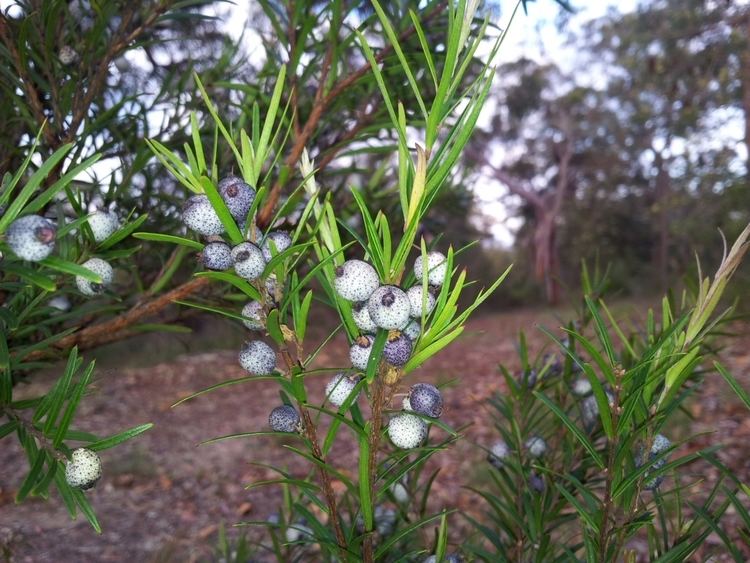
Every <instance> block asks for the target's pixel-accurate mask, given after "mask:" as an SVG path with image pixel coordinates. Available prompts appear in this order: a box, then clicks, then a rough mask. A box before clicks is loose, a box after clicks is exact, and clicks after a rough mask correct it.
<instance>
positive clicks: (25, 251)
mask: <svg viewBox="0 0 750 563" xmlns="http://www.w3.org/2000/svg"><path fill="white" fill-rule="evenodd" d="M88 226H89V228H90V230H91V233H92V234H93V236H94V241H95V242H97V243H100V242H103V241H104V240H106V239H107V238H109V237H110V236H111V235H112V234H114V233H115V232H116V231H117V230H118V229H119V228H120V220H119V219H118V217H117V214H116V213H115V212H114V211H105V210H98V211H94V212H93V213H91V214H90V215H89V216H88ZM56 238H57V223H56V222H55V221H54V220H52V219H50V218H47V217H42V216H41V215H24V216H23V217H19V218H17V219H16V220H15V221H13V222H12V223H11V224H10V225H9V226H8V230H7V231H6V232H5V241H6V242H7V244H8V246H9V247H10V249H11V250H12V251H13V254H15V255H16V256H17V257H18V258H20V259H21V260H27V261H29V262H40V261H42V260H44V259H45V258H48V257H49V256H50V255H51V254H52V252H53V251H54V249H55V240H56ZM81 266H83V267H84V268H86V269H87V270H89V271H91V272H93V273H95V274H97V275H98V276H99V277H100V278H101V280H102V281H101V283H93V282H91V281H90V280H88V279H86V278H85V277H83V276H80V275H78V276H76V277H75V283H76V286H77V287H78V291H80V292H81V293H82V294H83V295H86V296H87V297H92V296H95V295H99V294H101V293H103V292H104V290H105V289H106V288H107V287H108V286H109V285H111V283H112V279H113V277H114V270H113V269H112V266H111V265H110V264H109V262H107V261H106V260H103V259H102V258H90V259H88V260H87V261H86V262H84V263H83V264H81ZM55 299H56V300H57V303H62V300H65V301H67V299H66V298H65V297H64V296H57V297H53V299H52V300H51V301H50V303H49V304H50V306H52V307H54V308H56V309H60V306H58V305H55V304H53V302H52V301H54V300H55ZM67 308H70V305H69V304H68V305H67Z"/></svg>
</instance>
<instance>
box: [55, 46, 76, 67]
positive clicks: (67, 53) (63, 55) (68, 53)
mask: <svg viewBox="0 0 750 563" xmlns="http://www.w3.org/2000/svg"><path fill="white" fill-rule="evenodd" d="M57 56H58V58H59V59H60V62H61V63H62V64H64V65H65V66H67V65H69V64H73V63H74V62H75V60H76V59H77V58H78V53H76V52H75V50H74V49H73V48H72V47H70V46H68V45H64V46H62V47H61V48H60V52H59V53H58V55H57Z"/></svg>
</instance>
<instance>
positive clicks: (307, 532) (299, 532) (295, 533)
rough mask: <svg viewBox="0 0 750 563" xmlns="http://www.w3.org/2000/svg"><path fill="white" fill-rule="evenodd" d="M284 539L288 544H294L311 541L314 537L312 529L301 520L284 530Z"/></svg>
mask: <svg viewBox="0 0 750 563" xmlns="http://www.w3.org/2000/svg"><path fill="white" fill-rule="evenodd" d="M284 537H285V538H286V541H287V542H288V543H294V542H306V541H312V540H314V537H315V536H314V532H313V531H312V528H310V526H308V525H307V524H305V523H304V521H302V520H301V521H299V522H296V523H294V524H290V525H289V527H288V528H287V529H286V532H285V534H284Z"/></svg>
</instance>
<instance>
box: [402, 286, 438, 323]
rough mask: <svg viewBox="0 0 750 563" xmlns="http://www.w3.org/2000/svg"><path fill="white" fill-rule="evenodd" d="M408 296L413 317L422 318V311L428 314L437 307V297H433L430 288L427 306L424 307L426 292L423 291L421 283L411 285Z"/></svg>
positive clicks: (426, 301)
mask: <svg viewBox="0 0 750 563" xmlns="http://www.w3.org/2000/svg"><path fill="white" fill-rule="evenodd" d="M406 296H407V297H408V298H409V305H410V306H411V316H412V317H416V318H421V317H422V312H424V314H425V316H427V315H429V314H430V313H431V312H432V310H433V309H434V308H435V297H433V295H432V293H430V292H429V290H428V291H427V298H426V300H425V302H424V305H425V306H424V308H423V307H422V297H423V296H424V292H423V291H422V286H421V285H415V286H413V287H410V288H409V289H408V291H407V292H406Z"/></svg>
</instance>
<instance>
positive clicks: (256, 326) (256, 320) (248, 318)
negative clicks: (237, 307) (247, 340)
mask: <svg viewBox="0 0 750 563" xmlns="http://www.w3.org/2000/svg"><path fill="white" fill-rule="evenodd" d="M242 316H243V317H245V318H244V319H242V324H244V325H245V326H246V327H247V328H249V329H250V330H263V329H265V328H266V320H265V319H266V318H265V315H264V314H263V305H261V304H260V303H259V302H258V301H250V302H249V303H247V304H246V305H245V306H244V307H243V308H242Z"/></svg>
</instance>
